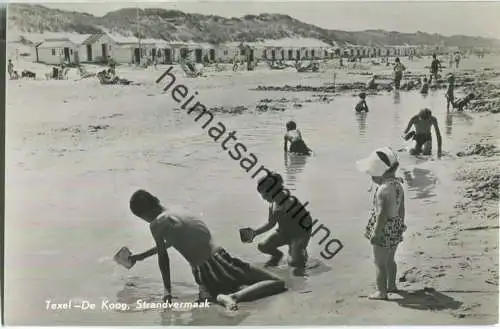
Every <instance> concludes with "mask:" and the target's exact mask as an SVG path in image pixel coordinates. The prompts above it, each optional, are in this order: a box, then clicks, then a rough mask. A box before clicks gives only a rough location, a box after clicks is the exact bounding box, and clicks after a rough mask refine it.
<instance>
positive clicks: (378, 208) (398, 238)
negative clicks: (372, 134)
mask: <svg viewBox="0 0 500 329" xmlns="http://www.w3.org/2000/svg"><path fill="white" fill-rule="evenodd" d="M356 165H357V167H358V170H359V171H361V172H363V173H366V174H368V175H370V176H371V178H372V181H373V182H374V183H375V184H377V188H376V190H375V193H374V195H373V206H372V210H371V211H370V216H369V219H368V224H367V226H366V229H365V237H366V238H367V239H368V240H369V241H370V243H371V245H372V248H373V257H374V260H375V269H376V286H377V291H376V292H375V293H373V294H371V295H370V296H369V297H368V298H369V299H376V300H386V299H387V298H388V296H387V294H388V293H391V292H397V291H398V288H397V286H396V278H397V266H396V261H395V255H396V250H397V248H398V245H399V244H400V243H401V242H402V241H403V233H404V232H405V231H406V225H405V201H404V199H405V195H404V189H403V186H402V184H401V183H402V179H400V178H396V171H397V169H398V167H399V161H398V158H397V155H396V153H394V151H393V150H392V149H391V148H389V147H384V148H380V149H377V150H375V151H373V152H372V154H370V156H369V157H368V158H366V159H364V160H360V161H358V162H357V163H356Z"/></svg>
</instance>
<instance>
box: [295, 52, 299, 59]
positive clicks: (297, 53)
mask: <svg viewBox="0 0 500 329" xmlns="http://www.w3.org/2000/svg"><path fill="white" fill-rule="evenodd" d="M296 55H297V56H296V57H297V58H295V59H297V60H298V59H300V50H297V51H296Z"/></svg>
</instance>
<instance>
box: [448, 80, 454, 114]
mask: <svg viewBox="0 0 500 329" xmlns="http://www.w3.org/2000/svg"><path fill="white" fill-rule="evenodd" d="M454 101H455V76H453V75H450V76H449V77H448V89H446V110H447V111H449V110H450V106H452V107H453V103H454Z"/></svg>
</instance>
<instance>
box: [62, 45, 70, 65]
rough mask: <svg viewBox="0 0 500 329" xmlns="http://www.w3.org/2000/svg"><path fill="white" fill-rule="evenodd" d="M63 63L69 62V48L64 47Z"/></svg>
mask: <svg viewBox="0 0 500 329" xmlns="http://www.w3.org/2000/svg"><path fill="white" fill-rule="evenodd" d="M64 62H67V63H69V62H71V60H70V57H69V48H68V47H64Z"/></svg>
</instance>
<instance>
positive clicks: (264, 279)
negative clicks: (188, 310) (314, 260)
mask: <svg viewBox="0 0 500 329" xmlns="http://www.w3.org/2000/svg"><path fill="white" fill-rule="evenodd" d="M130 209H131V211H132V213H133V214H134V215H136V216H137V217H139V218H141V219H143V220H145V221H146V222H147V223H149V228H150V230H151V233H152V235H153V238H154V240H155V242H156V246H155V247H154V248H152V249H150V250H147V251H145V252H143V253H140V254H136V255H132V256H130V261H131V262H132V264H134V263H135V262H137V261H141V260H143V259H145V258H147V257H150V256H153V255H155V254H158V265H159V267H160V271H161V275H162V278H163V285H164V288H165V293H164V297H163V301H164V302H165V301H168V302H171V299H172V295H171V282H170V260H169V257H168V252H167V249H168V248H169V247H173V248H174V249H176V250H177V251H178V252H179V253H180V254H181V255H182V256H183V257H184V258H185V259H186V260H187V261H188V263H189V265H191V269H192V272H193V275H194V279H195V281H196V283H197V284H198V285H199V288H200V299H202V298H207V299H211V300H215V301H217V302H218V303H220V304H222V305H223V306H225V307H226V308H227V309H228V310H236V309H237V303H238V302H240V301H250V300H255V299H258V298H262V297H266V296H270V295H274V294H278V293H281V292H283V291H285V290H286V288H285V283H284V281H282V280H280V279H279V278H277V277H275V276H274V275H272V274H270V273H268V272H265V271H263V270H261V269H258V268H256V267H254V266H252V265H250V264H249V263H247V262H245V261H242V260H240V259H238V258H235V257H232V256H231V255H229V253H228V252H227V251H225V250H224V249H223V248H221V247H219V246H217V245H216V244H215V243H214V241H213V239H212V235H211V233H210V230H209V229H208V227H207V226H206V225H205V223H204V222H202V221H200V220H198V219H196V218H195V217H194V216H192V215H190V214H187V213H181V212H179V211H173V210H172V209H169V208H167V207H165V206H163V205H162V204H160V201H159V200H158V199H157V198H156V197H155V196H153V195H151V194H150V193H149V192H147V191H145V190H138V191H136V192H135V193H134V194H133V195H132V197H131V198H130ZM243 286H246V287H245V288H243V289H242V287H243Z"/></svg>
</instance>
